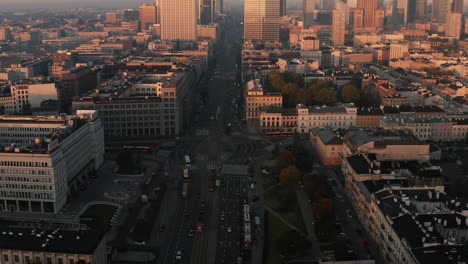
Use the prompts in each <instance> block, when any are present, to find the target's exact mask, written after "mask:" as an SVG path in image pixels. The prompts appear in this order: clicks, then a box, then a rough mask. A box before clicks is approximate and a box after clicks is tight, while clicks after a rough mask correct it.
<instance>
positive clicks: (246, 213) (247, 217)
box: [244, 204, 250, 223]
mask: <svg viewBox="0 0 468 264" xmlns="http://www.w3.org/2000/svg"><path fill="white" fill-rule="evenodd" d="M244 223H250V208H249V205H248V204H244Z"/></svg>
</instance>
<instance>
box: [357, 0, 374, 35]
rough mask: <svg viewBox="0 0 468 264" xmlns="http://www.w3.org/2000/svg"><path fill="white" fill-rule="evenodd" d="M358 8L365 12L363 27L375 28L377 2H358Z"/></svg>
mask: <svg viewBox="0 0 468 264" xmlns="http://www.w3.org/2000/svg"><path fill="white" fill-rule="evenodd" d="M357 8H359V9H362V10H363V11H364V20H363V27H364V28H373V27H375V21H376V19H375V14H376V12H375V11H376V10H377V0H358V1H357Z"/></svg>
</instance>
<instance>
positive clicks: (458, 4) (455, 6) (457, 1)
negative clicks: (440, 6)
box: [451, 0, 464, 14]
mask: <svg viewBox="0 0 468 264" xmlns="http://www.w3.org/2000/svg"><path fill="white" fill-rule="evenodd" d="M463 5H464V0H452V9H451V10H452V11H455V12H458V13H461V14H463Z"/></svg>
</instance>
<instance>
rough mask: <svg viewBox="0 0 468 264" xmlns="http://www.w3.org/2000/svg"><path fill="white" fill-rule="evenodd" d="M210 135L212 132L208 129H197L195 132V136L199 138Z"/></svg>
mask: <svg viewBox="0 0 468 264" xmlns="http://www.w3.org/2000/svg"><path fill="white" fill-rule="evenodd" d="M209 134H210V132H209V131H208V129H197V130H196V131H195V135H196V136H198V137H203V136H208V135H209Z"/></svg>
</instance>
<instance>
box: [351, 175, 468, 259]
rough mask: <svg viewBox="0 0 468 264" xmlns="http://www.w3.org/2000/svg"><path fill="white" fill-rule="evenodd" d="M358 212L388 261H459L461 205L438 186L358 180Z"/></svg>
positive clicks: (465, 227) (467, 232)
mask: <svg viewBox="0 0 468 264" xmlns="http://www.w3.org/2000/svg"><path fill="white" fill-rule="evenodd" d="M353 201H355V206H356V207H357V208H358V210H357V211H358V216H359V218H360V219H361V220H362V221H363V223H364V226H365V227H366V228H367V229H368V231H369V234H370V235H371V237H372V240H373V241H375V242H376V243H377V246H378V249H379V251H380V252H381V254H382V255H383V257H384V259H385V261H386V262H388V263H410V264H425V263H464V262H465V261H466V259H468V252H467V251H466V248H465V249H464V248H463V243H464V242H465V241H466V240H467V238H468V219H467V214H466V210H467V207H466V204H464V203H462V202H461V201H459V200H458V199H457V198H454V197H450V196H448V195H447V194H446V193H444V192H443V191H442V190H440V189H439V188H434V187H408V185H407V184H405V183H402V184H401V183H400V184H399V183H398V182H396V181H366V182H362V184H360V186H359V187H358V189H357V192H356V194H355V196H353Z"/></svg>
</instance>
